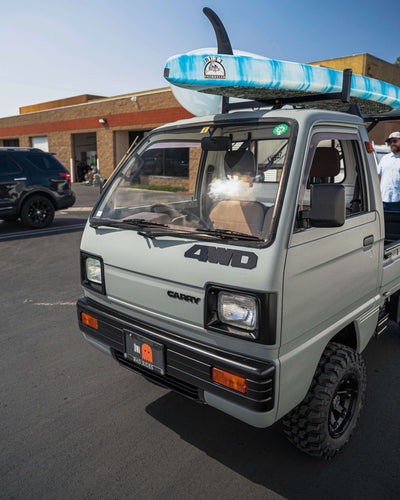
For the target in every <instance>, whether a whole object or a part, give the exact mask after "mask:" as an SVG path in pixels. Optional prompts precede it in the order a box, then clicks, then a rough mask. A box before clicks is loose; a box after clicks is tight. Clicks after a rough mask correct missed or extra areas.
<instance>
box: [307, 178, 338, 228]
mask: <svg viewBox="0 0 400 500" xmlns="http://www.w3.org/2000/svg"><path fill="white" fill-rule="evenodd" d="M309 218H310V224H311V226H315V227H339V226H343V224H344V222H345V220H346V197H345V190H344V186H342V185H341V184H313V185H312V186H311V209H310V213H309Z"/></svg>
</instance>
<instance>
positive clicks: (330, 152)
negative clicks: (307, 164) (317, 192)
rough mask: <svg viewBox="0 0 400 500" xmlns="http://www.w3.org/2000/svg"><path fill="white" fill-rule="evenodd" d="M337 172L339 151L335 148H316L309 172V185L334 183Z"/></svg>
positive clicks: (338, 170) (338, 168) (338, 169)
mask: <svg viewBox="0 0 400 500" xmlns="http://www.w3.org/2000/svg"><path fill="white" fill-rule="evenodd" d="M339 172H340V157H339V151H338V150H337V149H336V148H328V147H320V148H317V149H316V150H315V155H314V158H313V162H312V165H311V170H310V184H320V183H328V182H334V177H336V175H338V174H339Z"/></svg>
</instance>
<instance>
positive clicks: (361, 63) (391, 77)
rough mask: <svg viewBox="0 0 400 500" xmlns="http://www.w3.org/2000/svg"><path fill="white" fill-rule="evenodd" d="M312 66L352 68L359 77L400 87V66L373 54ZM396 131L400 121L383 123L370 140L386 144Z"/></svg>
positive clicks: (376, 128)
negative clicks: (391, 134)
mask: <svg viewBox="0 0 400 500" xmlns="http://www.w3.org/2000/svg"><path fill="white" fill-rule="evenodd" d="M310 64H312V65H320V66H326V67H327V68H332V69H336V70H338V71H343V70H344V69H346V68H351V69H352V70H353V73H355V74H357V75H363V76H368V77H369V78H376V79H377V80H383V81H385V82H388V83H391V84H393V85H397V86H400V66H398V65H395V64H391V63H389V62H387V61H384V60H382V59H379V58H378V57H375V56H372V55H371V54H357V55H354V56H346V57H339V58H336V59H325V60H324V61H315V62H312V63H310ZM399 113H400V111H399ZM395 130H399V131H400V121H398V122H381V123H379V124H378V125H376V127H374V128H373V129H372V131H371V132H370V138H371V140H372V141H374V142H375V144H384V142H385V139H386V138H387V137H388V136H389V135H390V133H391V132H394V131H395Z"/></svg>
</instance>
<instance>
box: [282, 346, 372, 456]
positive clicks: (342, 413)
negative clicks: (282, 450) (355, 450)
mask: <svg viewBox="0 0 400 500" xmlns="http://www.w3.org/2000/svg"><path fill="white" fill-rule="evenodd" d="M365 389H366V369H365V364H364V360H363V358H362V356H361V355H360V354H359V353H357V352H356V351H354V350H353V349H351V348H350V347H346V346H344V345H342V344H337V343H333V342H331V343H329V344H328V346H327V348H326V349H325V351H324V353H323V355H322V357H321V360H320V362H319V364H318V368H317V370H316V372H315V375H314V379H313V381H312V383H311V387H310V389H309V391H308V394H307V396H306V397H305V399H304V400H303V401H302V402H301V403H300V404H299V405H298V406H297V407H296V408H294V409H293V410H292V411H291V412H290V413H288V414H287V415H286V416H285V417H284V419H283V429H284V433H285V435H286V437H287V438H288V439H289V441H290V442H291V443H292V444H293V445H294V446H297V448H299V449H300V450H302V451H304V452H305V453H308V454H309V455H312V456H316V457H320V458H324V459H326V460H330V459H332V458H333V457H334V456H335V455H336V454H337V453H339V452H340V451H341V450H342V449H343V448H344V447H345V446H346V444H347V443H348V441H349V440H350V438H351V436H352V434H353V432H354V430H355V428H356V425H357V422H358V419H359V416H360V412H361V408H362V405H363V401H364V394H365Z"/></svg>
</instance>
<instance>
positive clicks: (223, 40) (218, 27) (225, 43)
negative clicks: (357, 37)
mask: <svg viewBox="0 0 400 500" xmlns="http://www.w3.org/2000/svg"><path fill="white" fill-rule="evenodd" d="M203 12H204V14H205V15H206V16H207V17H208V19H209V20H210V23H211V24H212V26H213V28H214V31H215V36H216V37H217V44H218V54H230V55H233V50H232V45H231V42H230V40H229V36H228V33H227V32H226V29H225V26H224V25H223V24H222V21H221V19H220V18H219V17H218V16H217V14H216V13H215V12H214V11H213V10H212V9H210V8H209V7H204V9H203Z"/></svg>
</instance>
